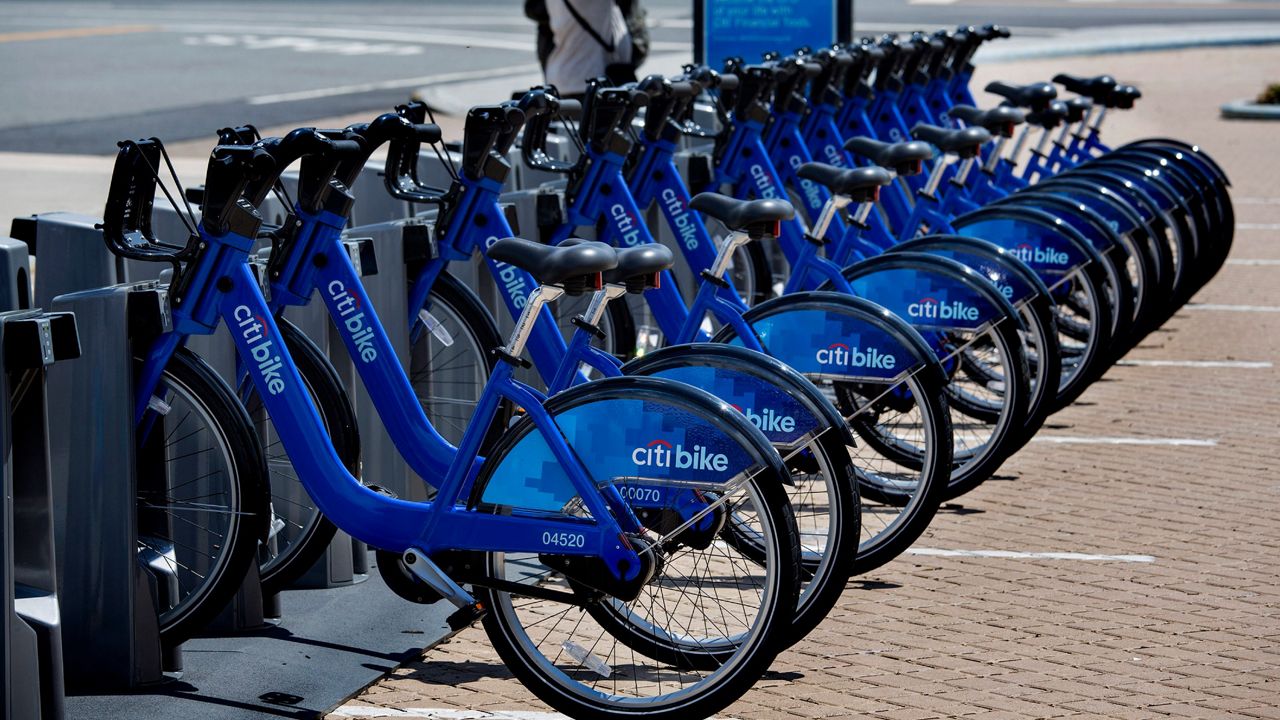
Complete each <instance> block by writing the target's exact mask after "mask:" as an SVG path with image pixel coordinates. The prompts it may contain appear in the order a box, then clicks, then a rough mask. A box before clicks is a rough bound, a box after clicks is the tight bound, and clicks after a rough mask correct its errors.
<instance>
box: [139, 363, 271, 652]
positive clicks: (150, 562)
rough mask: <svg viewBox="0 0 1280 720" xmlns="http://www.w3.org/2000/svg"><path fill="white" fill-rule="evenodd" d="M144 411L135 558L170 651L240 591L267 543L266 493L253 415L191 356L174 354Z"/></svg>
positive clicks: (162, 635) (161, 633)
mask: <svg viewBox="0 0 1280 720" xmlns="http://www.w3.org/2000/svg"><path fill="white" fill-rule="evenodd" d="M136 360H137V362H139V363H141V358H137V359H136ZM148 408H149V409H148V411H147V413H146V414H145V415H144V417H143V420H142V423H141V424H140V425H139V427H138V430H137V435H136V437H137V444H138V447H137V474H138V556H139V558H138V559H139V563H140V564H141V565H142V567H144V568H146V569H147V570H148V571H149V574H150V579H151V581H152V582H153V589H154V591H155V597H156V599H157V611H158V613H159V621H160V639H161V642H163V643H164V645H165V646H167V647H172V646H175V645H177V644H178V643H181V642H183V641H185V640H187V639H188V638H190V637H191V636H192V635H193V634H195V633H196V632H198V631H199V630H200V629H202V628H203V627H204V626H205V625H207V624H208V623H209V621H210V620H212V619H213V618H214V617H215V616H216V615H217V614H218V613H219V612H221V611H222V609H223V608H224V607H225V606H226V604H227V603H228V602H229V601H230V600H231V598H232V597H233V596H234V595H235V593H236V591H237V590H239V588H240V583H241V582H242V581H243V580H244V576H245V573H246V572H247V571H248V570H249V566H250V563H252V562H254V557H255V552H256V549H257V544H258V540H259V538H261V537H263V536H264V535H265V532H264V530H265V526H266V524H267V521H268V519H269V518H270V510H269V508H268V495H269V491H268V488H267V482H266V475H267V473H266V464H265V463H264V461H263V453H262V447H261V445H260V443H259V441H258V436H257V435H256V434H255V433H254V431H253V424H252V422H251V421H250V419H249V415H248V413H247V412H246V411H245V409H244V407H243V406H242V405H241V404H240V403H239V402H238V401H237V400H236V397H235V395H234V394H233V393H232V391H231V389H230V388H229V387H227V384H226V383H225V382H223V381H222V379H221V378H219V377H218V375H217V373H215V372H214V371H213V369H212V368H210V367H209V366H208V365H207V364H205V362H204V361H203V360H201V359H200V358H199V357H198V356H196V355H195V354H194V353H192V352H190V351H188V350H186V349H185V348H184V349H180V350H178V351H177V352H176V353H175V354H174V355H173V358H172V359H171V360H170V361H169V363H168V365H167V366H165V368H164V372H163V374H162V375H161V377H160V381H159V383H158V384H157V386H156V389H155V393H154V394H153V396H152V398H151V401H150V403H149V404H148Z"/></svg>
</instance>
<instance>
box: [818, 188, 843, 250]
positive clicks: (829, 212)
mask: <svg viewBox="0 0 1280 720" xmlns="http://www.w3.org/2000/svg"><path fill="white" fill-rule="evenodd" d="M849 202H850V200H849V198H848V197H846V196H844V195H840V194H838V193H831V198H830V199H829V200H827V203H826V204H825V205H823V206H822V214H820V215H819V216H818V222H817V223H815V224H814V226H813V230H812V234H813V236H814V237H815V238H817V239H818V240H822V239H823V238H825V237H826V236H827V230H828V229H829V228H830V227H831V221H832V220H834V219H835V216H836V212H837V211H839V210H840V209H841V208H844V207H847V206H848V205H849Z"/></svg>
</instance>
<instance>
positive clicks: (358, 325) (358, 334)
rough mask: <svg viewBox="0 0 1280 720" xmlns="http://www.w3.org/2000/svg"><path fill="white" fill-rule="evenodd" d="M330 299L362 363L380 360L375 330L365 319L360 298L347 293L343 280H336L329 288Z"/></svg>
mask: <svg viewBox="0 0 1280 720" xmlns="http://www.w3.org/2000/svg"><path fill="white" fill-rule="evenodd" d="M327 290H328V291H329V297H330V298H332V299H333V302H334V305H335V307H337V308H338V316H339V317H340V318H341V319H342V327H343V329H345V330H346V331H347V336H348V337H350V338H351V342H352V343H353V344H354V345H355V346H356V354H357V355H359V356H360V361H361V362H364V363H371V362H373V361H374V360H377V359H378V348H376V347H374V345H373V328H371V327H369V323H368V322H367V321H366V320H365V318H364V310H363V309H362V308H361V307H360V300H359V298H357V297H355V296H354V295H352V294H351V293H349V292H347V286H346V285H343V284H342V281H341V280H334V281H333V282H331V283H329V287H328V288H327Z"/></svg>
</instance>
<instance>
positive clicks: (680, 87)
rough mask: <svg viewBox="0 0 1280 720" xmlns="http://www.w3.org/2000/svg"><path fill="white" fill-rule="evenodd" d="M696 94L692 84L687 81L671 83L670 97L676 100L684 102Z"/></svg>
mask: <svg viewBox="0 0 1280 720" xmlns="http://www.w3.org/2000/svg"><path fill="white" fill-rule="evenodd" d="M697 94H698V91H697V89H695V88H694V83H692V82H689V81H688V80H679V81H675V82H672V83H671V97H673V98H676V99H677V100H686V99H688V98H691V97H694V96H695V95H697Z"/></svg>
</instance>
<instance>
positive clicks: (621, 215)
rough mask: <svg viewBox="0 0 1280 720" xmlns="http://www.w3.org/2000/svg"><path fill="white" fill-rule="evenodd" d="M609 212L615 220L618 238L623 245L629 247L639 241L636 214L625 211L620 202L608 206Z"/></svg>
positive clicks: (638, 223) (638, 225)
mask: <svg viewBox="0 0 1280 720" xmlns="http://www.w3.org/2000/svg"><path fill="white" fill-rule="evenodd" d="M609 214H610V215H612V216H613V219H614V220H615V221H616V222H617V226H618V238H619V239H620V240H621V242H622V245H623V247H631V246H633V245H637V244H639V242H640V222H639V221H638V220H636V216H635V215H632V214H631V213H629V212H627V209H626V208H624V207H623V206H622V204H621V203H619V204H617V205H614V206H613V207H611V208H609Z"/></svg>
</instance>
